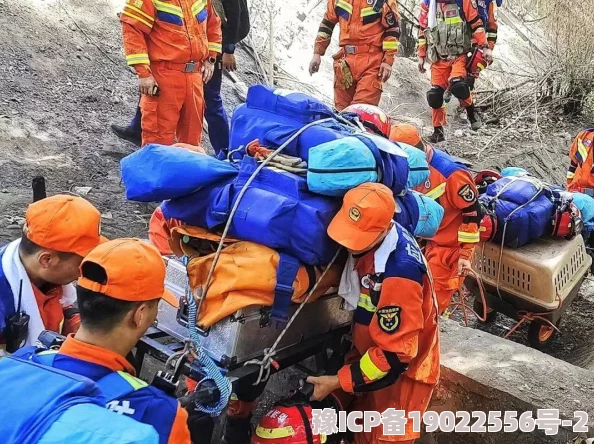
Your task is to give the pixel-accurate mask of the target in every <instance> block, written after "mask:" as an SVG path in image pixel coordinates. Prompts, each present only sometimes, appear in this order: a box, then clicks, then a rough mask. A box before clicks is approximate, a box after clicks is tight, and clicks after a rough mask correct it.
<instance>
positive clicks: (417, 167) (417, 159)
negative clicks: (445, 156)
mask: <svg viewBox="0 0 594 444" xmlns="http://www.w3.org/2000/svg"><path fill="white" fill-rule="evenodd" d="M396 145H398V146H399V147H400V148H401V149H402V151H404V152H405V153H406V154H407V155H408V158H407V159H406V160H407V161H408V166H409V173H408V181H407V182H406V187H407V188H409V189H411V188H414V187H416V186H418V185H421V184H422V183H425V182H426V181H427V179H429V163H428V162H427V154H426V153H425V151H423V150H420V149H418V148H416V147H414V146H412V145H408V144H407V143H402V142H398V143H396Z"/></svg>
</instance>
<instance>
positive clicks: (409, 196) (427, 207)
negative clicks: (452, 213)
mask: <svg viewBox="0 0 594 444" xmlns="http://www.w3.org/2000/svg"><path fill="white" fill-rule="evenodd" d="M396 202H397V203H398V205H399V207H400V212H397V213H396V214H395V215H394V220H395V221H396V222H398V223H399V224H400V225H402V226H403V227H405V228H406V229H407V230H408V231H410V232H411V233H413V234H414V235H415V236H417V237H424V238H431V237H433V236H435V233H437V230H438V229H439V226H440V225H441V221H442V219H443V215H444V209H443V207H442V206H441V205H439V204H438V203H437V202H436V201H435V200H433V199H431V198H429V197H427V196H425V195H424V194H422V193H419V192H417V191H414V190H408V191H407V192H406V194H404V196H399V197H397V198H396Z"/></svg>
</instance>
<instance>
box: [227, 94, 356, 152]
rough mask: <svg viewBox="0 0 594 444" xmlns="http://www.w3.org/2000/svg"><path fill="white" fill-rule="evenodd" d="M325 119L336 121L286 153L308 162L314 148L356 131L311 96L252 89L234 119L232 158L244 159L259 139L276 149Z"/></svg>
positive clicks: (313, 130) (306, 134)
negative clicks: (251, 143)
mask: <svg viewBox="0 0 594 444" xmlns="http://www.w3.org/2000/svg"><path fill="white" fill-rule="evenodd" d="M325 118H332V119H334V120H332V121H329V122H323V123H320V124H319V125H315V126H312V127H310V128H308V129H307V130H305V131H304V132H303V133H302V134H301V135H300V136H299V137H297V138H296V139H295V140H294V141H293V142H291V143H290V144H289V145H288V146H287V147H286V148H285V149H284V150H283V154H287V155H290V156H295V157H300V158H302V159H303V160H305V161H306V162H307V161H308V159H309V149H310V148H312V147H314V146H317V145H320V144H322V143H325V142H329V141H331V140H335V139H339V138H342V137H345V136H348V135H351V134H353V133H354V132H355V131H356V129H355V128H353V127H351V126H349V125H346V124H344V123H341V122H340V121H339V120H338V119H337V116H336V114H334V112H333V111H332V109H330V107H328V106H327V105H325V104H323V103H322V102H320V101H319V100H317V99H315V98H314V97H311V96H308V95H307V94H303V93H300V92H296V91H289V90H285V89H281V88H271V87H269V86H264V85H254V86H251V87H250V88H249V89H248V94H247V100H246V103H245V104H242V105H240V106H238V107H237V108H236V109H235V111H234V112H233V117H232V119H231V138H230V139H231V140H230V152H231V153H232V154H231V157H232V159H234V160H239V159H241V158H242V157H243V156H244V155H245V148H244V147H245V145H247V144H248V143H250V142H251V141H253V140H255V139H258V141H259V142H260V145H262V146H265V147H267V148H271V149H276V148H278V147H279V146H281V145H282V144H283V143H284V142H286V141H287V139H289V138H290V137H291V136H292V135H293V134H295V132H297V131H298V130H300V129H301V128H302V127H303V126H305V125H307V124H308V123H311V122H316V121H318V120H321V119H325Z"/></svg>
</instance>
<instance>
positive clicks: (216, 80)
mask: <svg viewBox="0 0 594 444" xmlns="http://www.w3.org/2000/svg"><path fill="white" fill-rule="evenodd" d="M222 83H223V66H222V64H221V61H220V58H219V59H218V60H217V63H216V65H215V70H214V73H213V75H212V79H210V81H209V82H208V83H206V84H205V85H204V102H205V105H206V110H205V111H204V118H205V119H206V122H207V123H208V138H209V139H210V143H211V145H212V147H213V149H214V150H215V154H219V152H220V151H221V150H227V148H229V123H228V121H227V113H226V112H225V107H224V106H223V99H222V98H221V85H222ZM130 127H131V128H132V129H134V130H135V131H137V132H138V134H140V132H141V131H142V130H141V125H140V107H138V108H137V109H136V115H135V116H134V118H133V119H132V121H131V122H130Z"/></svg>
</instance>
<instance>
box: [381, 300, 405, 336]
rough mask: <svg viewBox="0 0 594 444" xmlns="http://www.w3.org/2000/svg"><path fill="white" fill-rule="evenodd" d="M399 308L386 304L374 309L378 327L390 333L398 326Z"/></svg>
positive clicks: (395, 330) (394, 331) (396, 329)
mask: <svg viewBox="0 0 594 444" xmlns="http://www.w3.org/2000/svg"><path fill="white" fill-rule="evenodd" d="M400 311H401V308H400V307H397V306H396V305H387V306H385V307H382V308H380V309H379V310H377V311H376V315H377V322H378V324H379V328H380V330H381V331H383V332H384V333H387V334H389V335H391V334H392V333H396V332H397V331H398V328H400Z"/></svg>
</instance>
